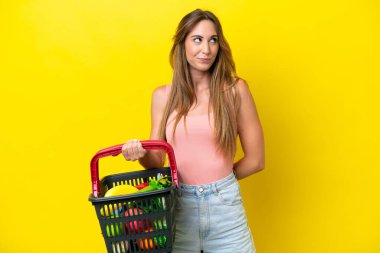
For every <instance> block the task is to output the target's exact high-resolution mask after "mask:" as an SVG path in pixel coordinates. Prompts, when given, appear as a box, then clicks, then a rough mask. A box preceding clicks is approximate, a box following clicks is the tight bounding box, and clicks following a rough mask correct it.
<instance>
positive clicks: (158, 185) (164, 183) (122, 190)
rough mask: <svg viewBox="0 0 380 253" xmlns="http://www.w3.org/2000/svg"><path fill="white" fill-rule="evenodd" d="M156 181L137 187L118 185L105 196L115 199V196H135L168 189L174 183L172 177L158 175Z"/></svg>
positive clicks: (152, 180) (150, 180)
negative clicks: (134, 194) (137, 193)
mask: <svg viewBox="0 0 380 253" xmlns="http://www.w3.org/2000/svg"><path fill="white" fill-rule="evenodd" d="M157 178H158V179H157V180H156V179H149V182H145V183H142V184H139V185H137V186H132V185H129V184H122V185H117V186H115V187H112V188H111V189H109V190H108V191H107V192H106V193H105V194H104V197H113V196H120V195H126V194H133V193H136V192H149V191H154V190H160V189H164V188H168V187H170V186H171V185H172V181H171V179H170V176H168V175H165V176H163V175H158V176H157Z"/></svg>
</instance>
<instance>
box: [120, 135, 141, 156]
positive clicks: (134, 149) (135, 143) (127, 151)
mask: <svg viewBox="0 0 380 253" xmlns="http://www.w3.org/2000/svg"><path fill="white" fill-rule="evenodd" d="M121 151H122V153H123V156H124V158H125V160H127V161H136V160H139V159H140V158H142V157H144V156H145V155H146V152H147V150H146V149H144V148H143V147H142V144H141V142H140V141H139V140H137V139H132V140H129V141H127V142H126V143H125V144H124V145H123V147H122V149H121Z"/></svg>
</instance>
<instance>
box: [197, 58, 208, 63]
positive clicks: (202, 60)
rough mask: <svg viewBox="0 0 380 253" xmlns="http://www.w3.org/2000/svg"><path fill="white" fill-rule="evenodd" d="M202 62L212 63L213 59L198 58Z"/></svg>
mask: <svg viewBox="0 0 380 253" xmlns="http://www.w3.org/2000/svg"><path fill="white" fill-rule="evenodd" d="M197 59H198V60H199V61H200V62H206V63H207V62H210V61H211V59H210V58H197Z"/></svg>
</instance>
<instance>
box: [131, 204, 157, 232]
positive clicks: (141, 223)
mask: <svg viewBox="0 0 380 253" xmlns="http://www.w3.org/2000/svg"><path fill="white" fill-rule="evenodd" d="M143 213H144V211H143V210H141V209H139V208H130V209H128V210H127V211H125V213H124V215H125V217H130V216H138V215H141V214H143ZM125 227H126V231H127V233H128V231H129V232H131V233H136V234H138V233H142V232H143V231H145V230H146V229H148V228H152V225H151V223H150V221H147V220H145V219H144V220H142V219H138V217H136V220H134V221H130V222H126V223H125Z"/></svg>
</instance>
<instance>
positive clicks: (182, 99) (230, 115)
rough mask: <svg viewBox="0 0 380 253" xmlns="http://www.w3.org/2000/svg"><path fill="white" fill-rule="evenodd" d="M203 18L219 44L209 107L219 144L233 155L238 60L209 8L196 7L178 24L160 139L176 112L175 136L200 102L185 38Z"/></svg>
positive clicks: (212, 72)
mask: <svg viewBox="0 0 380 253" xmlns="http://www.w3.org/2000/svg"><path fill="white" fill-rule="evenodd" d="M202 20H210V21H211V22H213V23H214V25H215V29H216V32H217V35H218V43H219V50H218V53H217V56H216V58H215V62H214V63H213V65H212V66H211V68H210V69H209V71H210V75H211V83H210V100H209V109H210V107H211V108H212V110H213V113H214V130H215V137H216V142H217V147H218V150H219V151H222V152H223V154H224V155H227V156H228V157H233V156H234V154H235V150H236V136H237V120H236V117H237V110H238V108H239V106H240V100H239V96H238V95H237V92H236V91H235V89H234V86H235V84H236V82H237V81H238V80H239V78H238V77H237V75H236V69H235V63H234V61H233V59H232V54H231V49H230V46H229V44H228V42H227V41H226V39H225V37H224V35H223V31H222V26H221V24H220V22H219V20H218V18H217V17H216V16H215V15H214V14H213V13H212V12H210V11H203V10H200V9H196V10H194V11H192V12H190V13H189V14H187V15H186V16H184V17H183V18H182V20H181V22H180V23H179V25H178V27H177V31H176V34H175V36H174V37H173V41H174V43H173V47H172V49H171V51H170V64H171V66H172V68H173V80H172V88H171V92H170V94H169V98H168V102H167V104H166V107H165V110H164V114H163V117H162V120H161V124H160V130H159V136H160V139H162V140H166V135H165V128H166V124H167V121H168V118H169V116H170V114H171V113H172V112H173V111H176V112H177V115H176V118H175V123H174V128H173V137H174V132H175V129H176V127H177V125H178V123H179V121H180V119H181V118H182V117H184V122H185V127H186V116H187V113H188V112H189V110H190V108H191V106H192V105H193V104H194V102H197V98H196V95H195V89H194V85H193V81H192V79H191V75H190V70H189V64H188V62H187V59H186V51H185V40H186V37H187V35H188V34H189V33H190V32H191V30H192V29H193V28H194V27H195V26H196V25H197V24H198V23H199V22H200V21H202ZM209 111H210V110H209Z"/></svg>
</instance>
